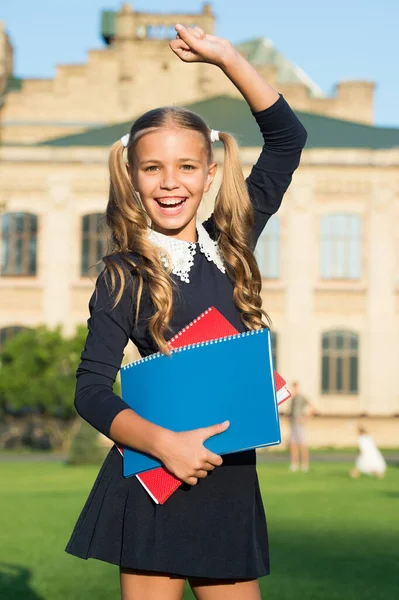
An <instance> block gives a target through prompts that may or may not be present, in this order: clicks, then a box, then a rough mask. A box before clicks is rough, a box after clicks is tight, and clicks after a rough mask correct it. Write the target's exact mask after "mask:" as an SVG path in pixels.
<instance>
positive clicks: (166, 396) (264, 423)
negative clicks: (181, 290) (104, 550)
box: [120, 329, 281, 477]
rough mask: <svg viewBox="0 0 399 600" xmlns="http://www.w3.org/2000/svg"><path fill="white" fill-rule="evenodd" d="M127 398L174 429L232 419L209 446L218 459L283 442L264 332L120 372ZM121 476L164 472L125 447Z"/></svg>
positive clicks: (161, 357) (204, 344) (188, 348)
mask: <svg viewBox="0 0 399 600" xmlns="http://www.w3.org/2000/svg"><path fill="white" fill-rule="evenodd" d="M120 373H121V385H122V398H123V399H124V400H125V402H127V403H128V404H129V405H130V406H131V408H132V409H133V410H135V411H136V412H137V413H138V414H139V415H140V416H142V417H143V418H145V419H147V420H149V421H151V422H153V423H156V424H157V425H161V426H162V427H166V428H168V429H171V430H173V431H186V430H189V429H196V428H198V427H207V426H209V425H214V424H216V423H222V422H223V421H226V420H228V421H230V427H229V428H228V429H227V430H226V431H224V432H223V433H221V434H219V435H216V436H213V437H211V438H209V439H208V440H206V442H205V446H206V447H207V448H208V449H209V450H211V451H212V452H216V453H217V454H221V455H222V454H230V453H232V452H238V451H241V450H248V449H252V448H258V447H261V446H271V445H275V444H279V443H280V442H281V436H280V424H279V415H278V408H277V398H276V388H275V379H274V369H273V361H272V352H271V341H270V331H269V330H268V329H261V330H256V331H249V332H245V333H241V334H238V335H233V336H229V337H226V338H220V339H217V340H213V341H209V342H201V343H198V344H192V345H191V346H184V347H182V348H178V349H176V350H174V351H173V352H172V355H171V356H170V357H168V356H165V355H163V354H161V353H157V354H153V355H151V356H148V357H146V358H144V359H141V360H139V361H135V362H133V363H130V364H128V365H125V366H123V367H122V368H121V371H120ZM123 465H124V466H123V468H124V475H125V477H129V476H131V475H136V474H137V473H141V472H143V471H148V470H149V469H153V468H156V467H159V466H160V465H161V463H160V462H159V461H158V460H156V459H155V458H153V457H151V456H149V455H147V454H144V453H142V452H138V451H136V450H132V449H130V448H125V451H124V461H123Z"/></svg>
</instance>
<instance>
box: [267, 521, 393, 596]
mask: <svg viewBox="0 0 399 600" xmlns="http://www.w3.org/2000/svg"><path fill="white" fill-rule="evenodd" d="M270 550H271V576H269V577H266V578H264V579H263V580H261V582H260V583H261V591H262V598H267V599H268V600H296V599H297V598H298V597H302V598H306V600H319V599H320V598H323V600H339V599H342V598H345V600H359V598H362V600H375V598H395V597H396V594H397V590H398V588H397V562H398V560H399V553H398V550H397V549H396V548H395V546H394V535H390V533H389V532H388V531H386V532H381V533H380V534H379V536H378V538H377V537H376V536H373V535H372V534H371V532H370V533H366V532H363V533H360V532H356V531H349V532H348V531H341V532H336V533H334V534H333V535H331V531H330V532H327V531H326V532H321V531H319V532H317V533H316V532H314V531H313V532H305V531H303V530H302V531H296V532H295V531H292V532H288V531H286V530H284V529H280V528H274V531H272V532H271V540H270Z"/></svg>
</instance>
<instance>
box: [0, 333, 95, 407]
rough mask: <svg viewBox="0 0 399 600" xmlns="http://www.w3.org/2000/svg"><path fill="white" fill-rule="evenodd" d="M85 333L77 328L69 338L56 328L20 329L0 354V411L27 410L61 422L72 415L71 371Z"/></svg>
mask: <svg viewBox="0 0 399 600" xmlns="http://www.w3.org/2000/svg"><path fill="white" fill-rule="evenodd" d="M86 334H87V330H86V327H84V326H79V327H78V328H77V330H76V333H75V335H74V336H73V337H72V338H64V337H63V336H62V334H61V330H60V328H59V327H58V328H56V329H55V330H50V329H48V328H47V327H45V326H40V327H37V328H34V329H28V330H23V331H20V332H19V333H17V334H16V335H15V336H14V337H13V338H11V339H10V340H8V341H7V342H6V343H5V345H4V347H3V349H2V351H1V352H0V365H1V366H0V373H1V376H0V404H1V405H2V407H3V410H13V411H23V410H26V409H30V410H32V411H34V412H40V413H42V414H44V415H46V416H56V417H61V418H63V419H68V418H71V417H72V416H75V414H76V413H75V409H74V405H73V400H74V390H75V384H76V378H75V372H76V369H77V367H78V364H79V361H80V354H81V352H82V350H83V347H84V343H85V339H86Z"/></svg>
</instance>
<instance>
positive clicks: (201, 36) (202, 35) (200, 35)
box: [193, 25, 206, 40]
mask: <svg viewBox="0 0 399 600" xmlns="http://www.w3.org/2000/svg"><path fill="white" fill-rule="evenodd" d="M193 29H194V31H195V32H196V33H197V34H198V37H199V38H200V39H201V40H203V39H204V37H205V35H206V33H205V31H204V30H203V29H201V27H198V25H195V27H194V28H193Z"/></svg>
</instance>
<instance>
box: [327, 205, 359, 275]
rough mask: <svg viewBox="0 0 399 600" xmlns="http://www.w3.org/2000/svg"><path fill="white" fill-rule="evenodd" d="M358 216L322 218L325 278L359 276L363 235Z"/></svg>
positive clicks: (328, 216) (329, 216)
mask: <svg viewBox="0 0 399 600" xmlns="http://www.w3.org/2000/svg"><path fill="white" fill-rule="evenodd" d="M361 226H362V223H361V218H360V216H359V215H349V214H347V215H325V216H323V217H321V260H320V275H321V277H322V279H360V277H361V273H362V234H361Z"/></svg>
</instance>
